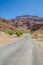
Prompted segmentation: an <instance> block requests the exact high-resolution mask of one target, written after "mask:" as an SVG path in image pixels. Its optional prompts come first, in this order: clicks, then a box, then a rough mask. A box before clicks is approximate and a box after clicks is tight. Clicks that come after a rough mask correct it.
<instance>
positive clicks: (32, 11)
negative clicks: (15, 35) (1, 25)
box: [0, 0, 43, 19]
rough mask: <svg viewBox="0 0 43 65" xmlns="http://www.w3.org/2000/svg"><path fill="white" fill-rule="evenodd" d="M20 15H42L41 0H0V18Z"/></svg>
mask: <svg viewBox="0 0 43 65" xmlns="http://www.w3.org/2000/svg"><path fill="white" fill-rule="evenodd" d="M21 15H34V16H39V17H43V0H0V18H5V19H11V18H15V17H16V16H21Z"/></svg>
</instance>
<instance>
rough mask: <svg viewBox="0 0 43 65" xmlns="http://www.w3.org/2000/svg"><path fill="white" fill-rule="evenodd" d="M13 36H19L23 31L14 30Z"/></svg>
mask: <svg viewBox="0 0 43 65" xmlns="http://www.w3.org/2000/svg"><path fill="white" fill-rule="evenodd" d="M15 34H16V35H17V36H20V35H22V34H23V31H22V30H16V31H15Z"/></svg>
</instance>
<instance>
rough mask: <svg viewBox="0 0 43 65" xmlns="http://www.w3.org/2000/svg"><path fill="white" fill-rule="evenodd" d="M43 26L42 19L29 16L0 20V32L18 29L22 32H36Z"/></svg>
mask: <svg viewBox="0 0 43 65" xmlns="http://www.w3.org/2000/svg"><path fill="white" fill-rule="evenodd" d="M42 26H43V18H42V17H38V16H31V15H22V16H17V17H16V18H14V19H10V20H6V19H3V18H0V30H3V28H6V29H12V30H16V29H20V30H23V31H26V32H27V31H29V30H37V29H39V28H40V27H42Z"/></svg>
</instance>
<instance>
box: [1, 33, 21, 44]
mask: <svg viewBox="0 0 43 65" xmlns="http://www.w3.org/2000/svg"><path fill="white" fill-rule="evenodd" d="M21 38H22V36H21V37H17V36H16V35H8V34H5V33H4V32H0V44H2V43H3V44H4V43H7V42H11V41H17V40H18V39H21Z"/></svg>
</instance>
